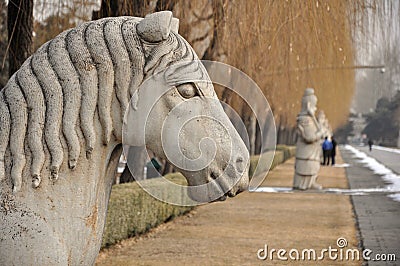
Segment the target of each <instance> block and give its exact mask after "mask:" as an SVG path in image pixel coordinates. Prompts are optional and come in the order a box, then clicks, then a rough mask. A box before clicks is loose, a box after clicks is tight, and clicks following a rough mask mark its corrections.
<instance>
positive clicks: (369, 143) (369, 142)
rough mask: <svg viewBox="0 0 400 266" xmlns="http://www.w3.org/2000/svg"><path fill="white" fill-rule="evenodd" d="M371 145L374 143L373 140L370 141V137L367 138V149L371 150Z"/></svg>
mask: <svg viewBox="0 0 400 266" xmlns="http://www.w3.org/2000/svg"><path fill="white" fill-rule="evenodd" d="M372 145H374V142H373V141H372V139H369V140H368V146H369V151H372Z"/></svg>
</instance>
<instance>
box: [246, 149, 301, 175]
mask: <svg viewBox="0 0 400 266" xmlns="http://www.w3.org/2000/svg"><path fill="white" fill-rule="evenodd" d="M295 154H296V147H294V146H286V145H277V146H276V151H275V154H274V152H273V151H267V152H265V153H262V154H259V155H253V156H251V157H250V169H249V176H250V177H253V176H257V175H259V174H264V173H266V172H267V170H268V166H269V165H271V167H270V168H269V170H272V169H274V168H275V167H276V166H277V165H279V164H281V163H283V162H285V161H286V160H287V159H289V158H291V157H293V156H294V155H295ZM271 161H272V162H271ZM258 163H260V165H258ZM256 168H257V172H256V173H254V171H256Z"/></svg>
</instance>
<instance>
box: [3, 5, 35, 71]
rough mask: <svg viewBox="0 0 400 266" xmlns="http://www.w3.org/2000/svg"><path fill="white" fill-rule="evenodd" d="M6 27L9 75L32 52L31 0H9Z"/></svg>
mask: <svg viewBox="0 0 400 266" xmlns="http://www.w3.org/2000/svg"><path fill="white" fill-rule="evenodd" d="M7 28H8V41H9V49H8V60H9V70H8V73H9V76H10V77H11V76H12V75H13V74H14V72H15V71H17V70H18V69H19V67H20V66H21V65H22V63H23V62H24V61H25V60H26V59H27V58H28V57H29V56H30V55H31V53H32V32H33V0H9V2H8V13H7Z"/></svg>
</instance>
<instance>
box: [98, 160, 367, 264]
mask: <svg viewBox="0 0 400 266" xmlns="http://www.w3.org/2000/svg"><path fill="white" fill-rule="evenodd" d="M338 163H339V164H340V163H343V162H342V161H341V158H338ZM293 167H294V159H292V160H289V161H287V162H286V163H284V164H282V165H280V166H278V167H277V168H276V169H275V170H273V171H272V172H271V173H270V174H269V175H268V177H267V180H266V181H265V182H264V183H263V184H262V186H276V187H290V186H291V184H292V179H293ZM319 182H320V183H321V184H322V185H323V186H325V187H336V188H347V187H348V183H347V179H346V176H345V170H344V168H334V167H330V166H326V167H322V168H321V172H320V178H319ZM338 238H343V239H344V240H345V242H347V246H346V247H345V248H343V249H342V250H344V251H345V250H347V249H357V247H358V242H359V241H358V239H357V230H356V226H355V220H354V213H353V208H352V204H351V201H350V196H346V195H338V194H331V193H305V192H295V193H261V192H259V193H255V192H253V193H248V192H246V193H242V194H240V195H239V196H237V197H235V198H233V199H228V200H227V201H225V202H218V203H212V204H207V205H204V206H200V207H197V208H196V209H195V210H194V211H192V212H191V213H190V214H189V215H186V216H183V217H178V218H176V219H175V220H173V221H171V222H169V223H166V224H164V225H162V226H160V227H158V228H156V229H155V230H152V231H151V232H150V233H149V234H146V235H144V236H139V237H135V238H132V239H129V240H125V241H123V242H122V243H121V244H119V245H116V246H114V247H112V248H110V249H108V250H104V251H102V252H101V254H100V255H99V257H98V259H97V262H96V263H97V265H271V264H277V265H282V264H284V265H291V264H293V263H295V262H296V261H293V260H291V259H290V258H289V255H288V253H289V251H290V250H292V249H295V251H298V252H299V253H300V258H301V256H302V255H301V254H302V252H303V251H304V250H306V251H307V250H310V249H313V250H315V251H316V257H321V251H322V250H323V249H329V247H331V248H332V249H338V246H337V240H338ZM266 245H267V248H268V253H270V252H271V250H272V249H276V250H279V249H284V250H285V251H286V252H287V253H286V254H285V255H283V256H284V257H285V256H286V257H287V258H288V259H289V260H288V261H282V260H279V259H278V257H277V253H276V251H275V253H273V259H271V256H268V257H267V258H266V259H265V260H260V259H258V257H257V252H258V251H259V250H260V249H261V251H260V254H259V255H260V256H261V257H262V256H265V253H264V250H265V247H266ZM262 249H264V250H262ZM295 251H292V252H294V253H292V257H293V256H295V255H296V253H295ZM269 255H270V254H269ZM311 256H312V255H311ZM332 256H333V257H334V254H332ZM305 257H306V258H307V254H305ZM323 257H324V260H322V261H313V260H311V261H309V260H307V259H306V260H301V261H297V264H298V265H315V264H319V265H361V262H360V261H345V260H340V259H339V258H338V259H336V260H332V259H330V258H329V255H328V253H327V252H325V253H323Z"/></svg>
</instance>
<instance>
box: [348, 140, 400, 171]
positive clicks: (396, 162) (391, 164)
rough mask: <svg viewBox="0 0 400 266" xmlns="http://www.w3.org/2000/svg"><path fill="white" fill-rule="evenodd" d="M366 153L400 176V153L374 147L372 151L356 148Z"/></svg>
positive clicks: (365, 148)
mask: <svg viewBox="0 0 400 266" xmlns="http://www.w3.org/2000/svg"><path fill="white" fill-rule="evenodd" d="M355 148H357V149H358V150H360V151H362V152H364V153H365V154H367V155H368V156H370V157H373V158H375V159H376V160H378V161H379V162H380V163H382V164H384V165H385V166H386V167H388V168H390V169H391V170H392V171H393V172H395V173H397V174H399V175H400V153H394V152H390V151H385V150H378V149H376V148H374V146H372V151H371V152H370V151H369V148H368V147H355ZM399 151H400V150H399Z"/></svg>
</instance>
